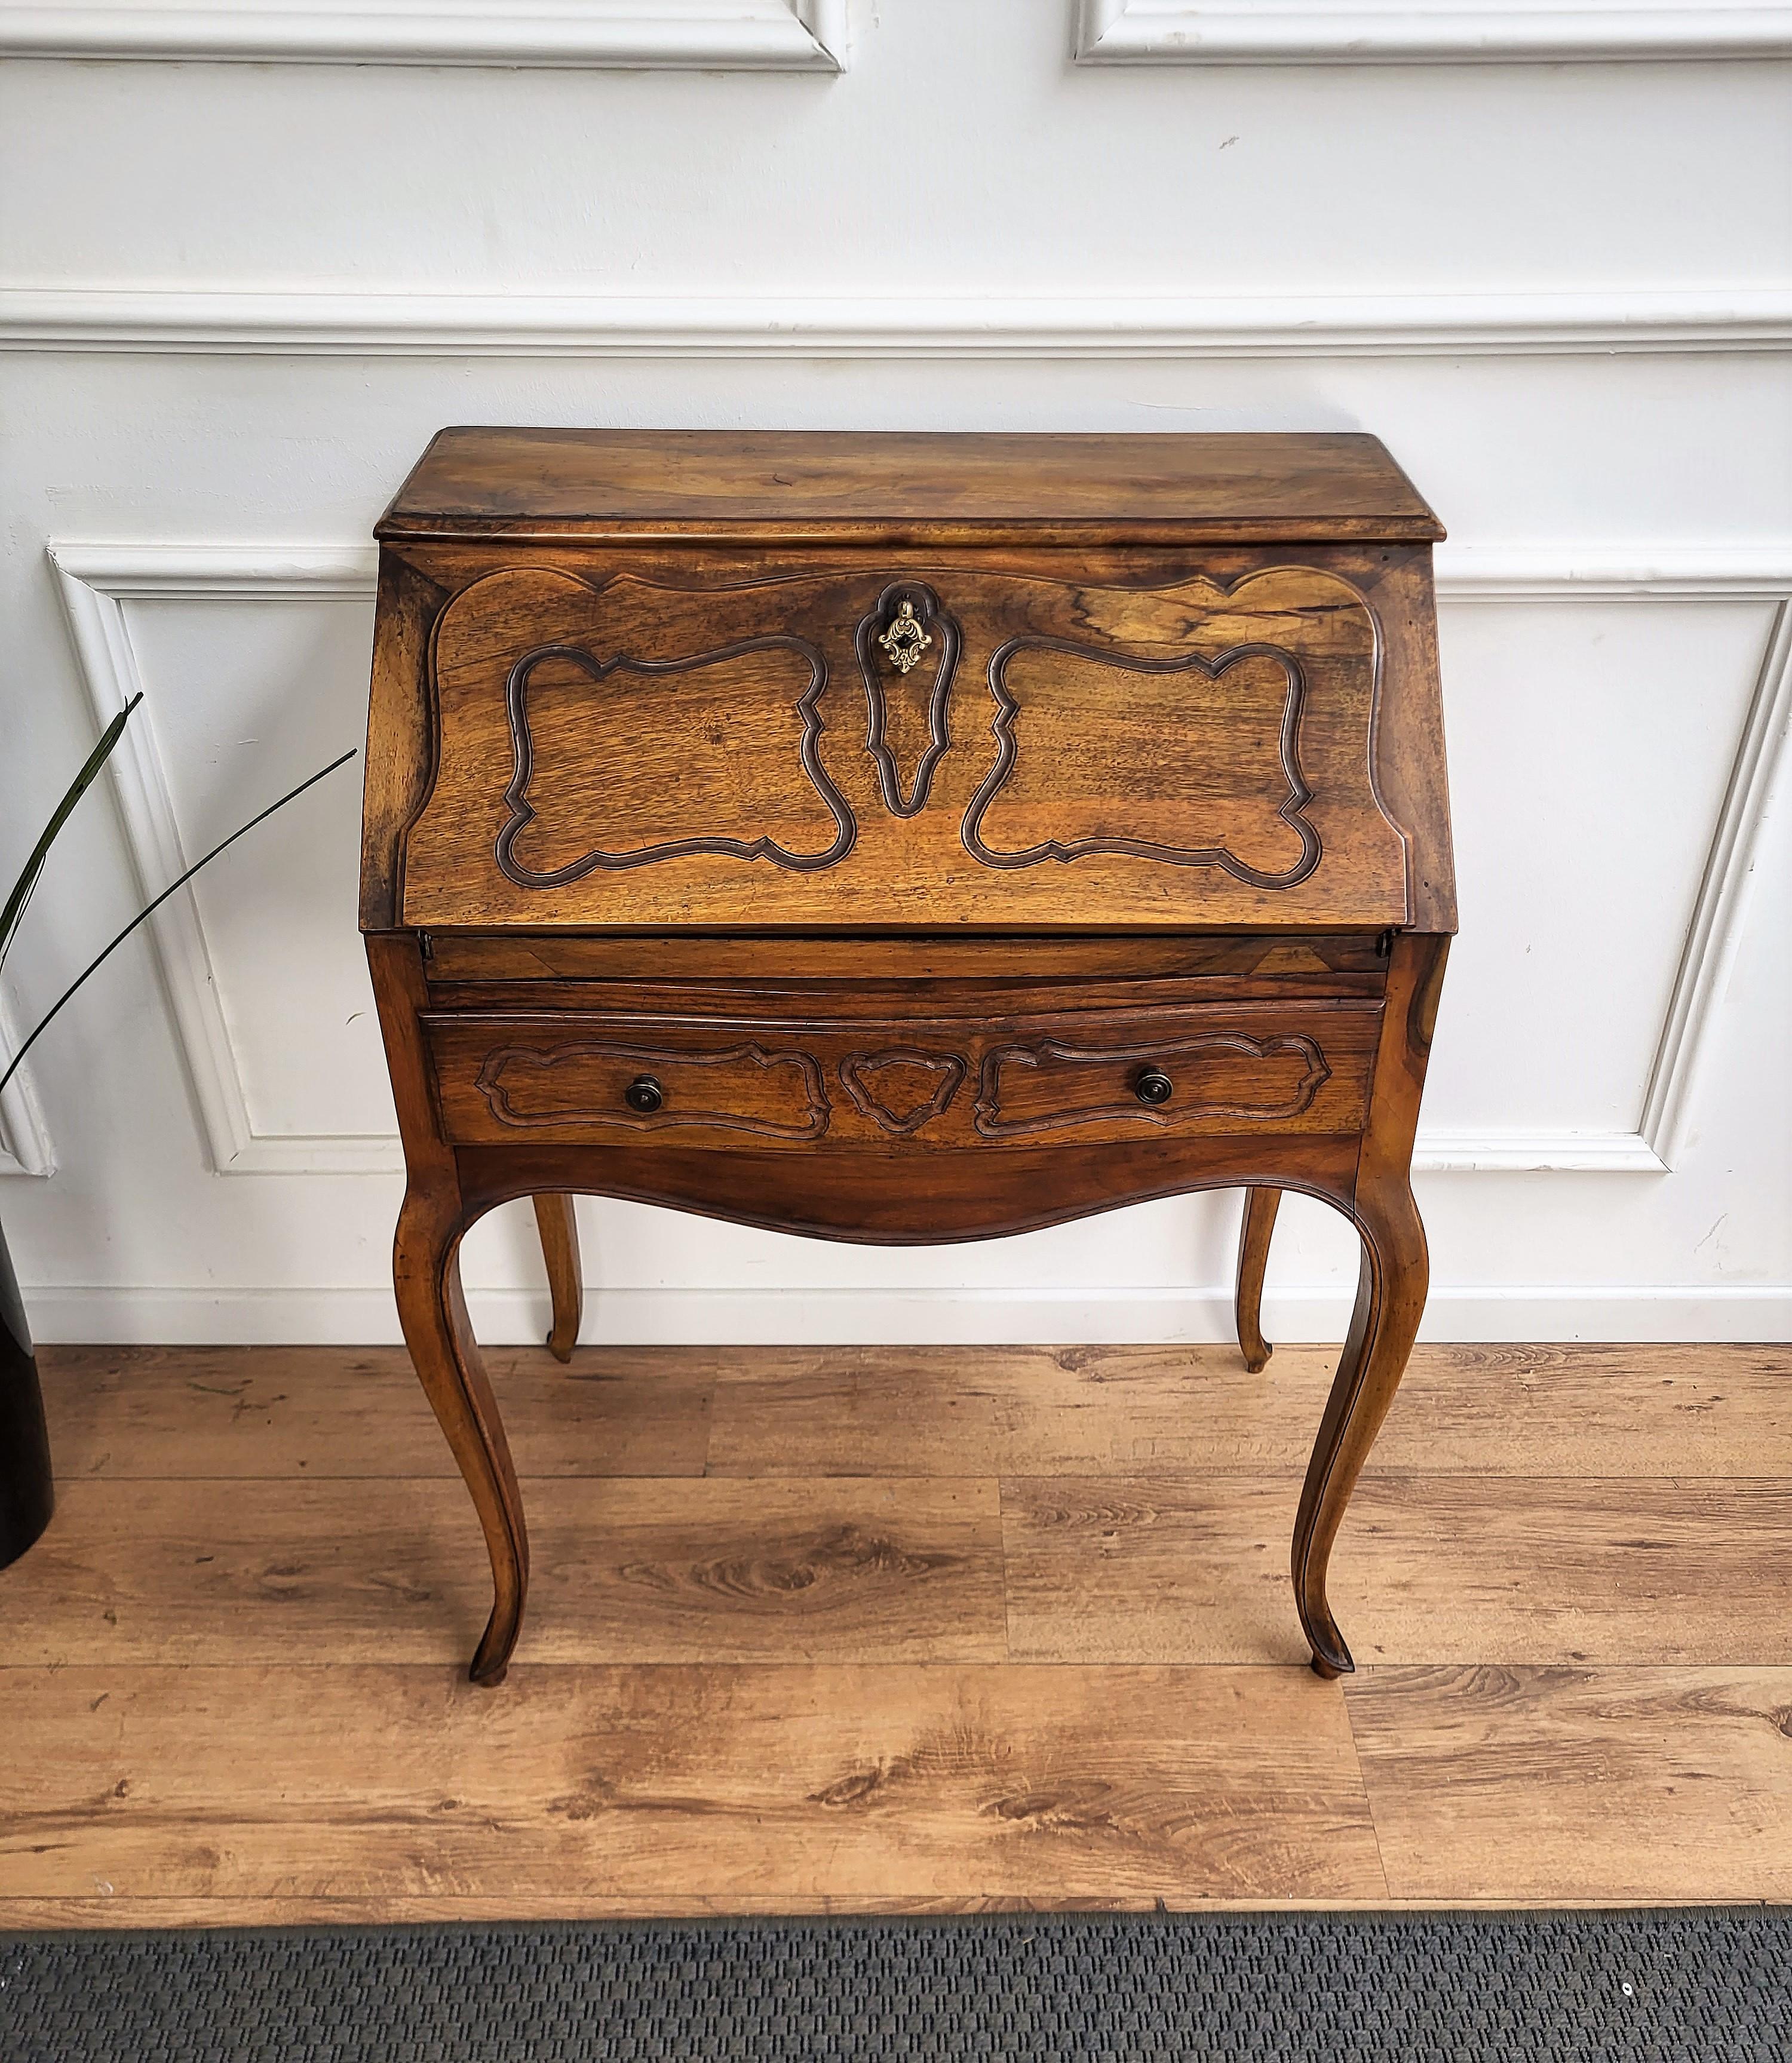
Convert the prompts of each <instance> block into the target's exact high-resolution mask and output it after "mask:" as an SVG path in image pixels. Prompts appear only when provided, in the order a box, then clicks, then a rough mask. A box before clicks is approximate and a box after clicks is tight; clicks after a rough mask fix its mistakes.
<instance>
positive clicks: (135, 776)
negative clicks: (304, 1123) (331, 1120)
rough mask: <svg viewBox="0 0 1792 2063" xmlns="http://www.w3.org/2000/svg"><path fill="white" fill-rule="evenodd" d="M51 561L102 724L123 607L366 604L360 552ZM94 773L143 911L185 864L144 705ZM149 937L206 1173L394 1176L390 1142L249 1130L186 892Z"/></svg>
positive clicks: (116, 698)
mask: <svg viewBox="0 0 1792 2063" xmlns="http://www.w3.org/2000/svg"><path fill="white" fill-rule="evenodd" d="M50 563H51V564H52V565H53V566H54V569H55V572H56V577H57V583H58V588H59V589H60V591H61V595H62V609H63V613H64V614H65V615H66V617H67V620H68V626H69V633H70V637H72V638H73V640H74V653H75V658H76V662H77V664H78V665H79V668H80V672H81V677H82V679H83V682H84V684H85V686H86V687H87V696H88V699H89V701H90V702H91V704H92V706H93V714H94V720H95V723H96V724H98V725H99V726H104V725H106V724H107V723H109V722H111V719H112V718H113V717H115V715H116V714H118V712H119V710H121V709H123V706H125V704H126V702H128V701H129V700H130V698H131V696H132V695H133V694H136V693H137V692H138V691H139V689H140V688H141V687H142V686H143V678H142V674H141V671H140V670H139V666H138V662H137V655H136V652H135V649H134V648H133V646H132V644H131V626H130V624H129V621H128V620H127V616H126V611H125V605H126V604H127V602H129V601H140V600H148V599H161V600H181V601H244V600H252V601H325V600H329V599H332V598H344V597H345V598H351V599H353V600H356V601H360V600H368V601H371V598H372V592H373V560H372V553H371V551H370V550H364V549H358V548H357V549H350V550H347V551H341V550H337V549H333V548H332V547H328V546H323V547H317V546H296V547H277V546H276V547H268V546H265V545H240V544H239V545H203V546H194V545H51V546H50ZM107 772H108V774H110V776H111V780H112V784H113V793H114V795H115V798H116V800H117V802H118V808H119V818H120V821H121V823H122V825H123V830H124V836H125V843H126V846H127V848H128V850H129V851H130V855H131V865H132V867H133V868H134V870H135V873H136V876H137V885H138V887H139V891H140V893H141V895H142V896H143V900H144V901H145V902H147V901H148V900H149V899H150V898H151V896H153V895H157V894H159V892H160V891H161V890H162V889H163V887H166V885H167V883H169V882H170V881H172V880H173V879H175V876H176V875H179V874H180V873H181V872H183V870H184V869H185V868H186V867H187V865H188V863H189V856H188V855H187V852H186V849H185V847H184V845H183V842H182V839H181V836H180V829H179V823H178V822H177V820H176V818H175V808H174V802H173V798H172V795H171V791H170V789H169V786H168V780H167V773H166V770H165V768H164V766H163V758H162V754H161V750H160V748H159V745H158V744H157V742H156V736H155V706H154V703H153V702H145V703H144V705H143V708H142V709H141V710H139V711H138V713H137V714H136V716H135V718H133V719H132V721H131V724H130V725H129V726H128V727H127V730H125V733H124V735H123V738H121V739H120V740H119V744H118V746H117V749H116V750H115V751H114V753H113V754H112V757H111V760H110V761H109V762H108V764H107ZM148 929H149V931H150V934H151V943H152V945H153V947H154V951H155V960H156V965H157V970H158V972H159V975H160V977H161V982H162V987H163V994H164V995H165V997H166V998H167V1004H168V1008H169V1011H170V1013H171V1016H172V1018H173V1021H174V1027H175V1036H176V1039H177V1040H178V1043H179V1048H180V1052H181V1056H182V1059H183V1061H184V1063H185V1065H186V1069H187V1080H188V1082H189V1084H191V1089H192V1092H193V1098H194V1103H195V1108H196V1109H197V1112H198V1114H199V1124H200V1129H201V1132H202V1134H203V1140H204V1144H205V1148H206V1152H207V1157H208V1159H209V1160H210V1162H211V1166H212V1167H213V1168H215V1170H216V1171H217V1172H219V1174H225V1175H264V1174H307V1175H324V1174H376V1173H379V1174H383V1173H386V1172H390V1171H391V1170H392V1169H393V1168H402V1167H403V1165H404V1156H403V1155H402V1153H401V1151H400V1149H399V1144H398V1140H397V1137H396V1136H388V1135H386V1134H384V1133H352V1132H343V1133H327V1134H325V1133H310V1132H304V1133H288V1132H275V1133H269V1132H257V1131H256V1129H255V1127H254V1124H253V1121H252V1118H251V1116H250V1113H249V1106H248V1096H247V1094H246V1093H245V1091H244V1086H243V1076H242V1072H241V1069H240V1067H239V1065H238V1063H237V1057H236V1048H235V1046H234V1045H233V1044H232V1040H231V1036H230V1026H229V1023H228V1019H226V1017H225V1015H224V1009H223V1002H222V1000H221V999H220V997H219V993H218V985H217V981H216V979H215V975H214V974H213V971H212V966H211V948H210V947H209V945H208V943H207V939H206V935H205V927H204V926H203V923H202V922H201V921H200V917H199V903H198V901H197V899H195V896H194V894H193V891H192V890H191V888H187V889H184V890H183V891H182V892H181V893H180V894H179V895H175V896H173V897H171V899H169V900H168V901H167V903H163V906H162V907H161V908H160V909H159V911H157V912H156V914H155V915H154V916H153V917H152V918H151V919H150V921H149V925H148Z"/></svg>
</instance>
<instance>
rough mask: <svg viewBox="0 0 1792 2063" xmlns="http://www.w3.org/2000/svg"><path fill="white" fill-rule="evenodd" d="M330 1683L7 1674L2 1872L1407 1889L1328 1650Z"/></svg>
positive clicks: (454, 1883) (440, 1892) (1371, 1894)
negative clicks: (1382, 1856) (1323, 1661)
mask: <svg viewBox="0 0 1792 2063" xmlns="http://www.w3.org/2000/svg"><path fill="white" fill-rule="evenodd" d="M294 1690H295V1678H294V1675H293V1672H292V1671H291V1670H289V1669H281V1668H277V1667H276V1668H268V1669H260V1668H256V1667H237V1668H228V1669H202V1668H188V1669H167V1668H162V1669H135V1670H133V1669H128V1668H124V1667H110V1668H82V1667H70V1668H65V1669H59V1670H33V1669H19V1668H13V1669H7V1670H4V1671H0V1731H3V1732H4V1735H5V1736H6V1739H7V1740H8V1742H9V1743H10V1747H11V1748H12V1751H13V1752H12V1754H11V1755H10V1756H9V1758H8V1759H7V1762H6V1765H5V1767H4V1769H3V1770H0V1883H3V1884H4V1888H5V1892H6V1896H7V1897H9V1898H11V1899H25V1898H44V1899H69V1898H73V1897H82V1896H93V1897H96V1899H97V1898H102V1897H106V1896H118V1897H121V1898H141V1897H144V1896H151V1895H155V1896H162V1897H184V1898H199V1897H206V1898H209V1897H214V1896H215V1897H220V1898H225V1897H228V1898H236V1899H243V1898H254V1897H268V1898H285V1899H292V1898H295V1897H297V1898H313V1897H325V1896H328V1897H336V1898H353V1899H356V1900H362V1901H376V1900H383V1899H388V1898H415V1897H419V1896H473V1895H477V1894H484V1895H486V1896H490V1895H491V1894H492V1893H493V1892H502V1893H503V1894H504V1895H506V1896H514V1897H517V1898H518V1899H522V1900H526V1899H530V1898H535V1897H541V1896H553V1897H560V1898H564V1897H566V1896H570V1895H571V1896H576V1895H578V1894H579V1893H581V1892H590V1893H593V1894H597V1895H601V1896H609V1897H612V1898H630V1897H632V1898H634V1899H635V1900H639V1901H640V1904H641V1906H642V1909H652V1907H653V1905H654V1901H655V1900H657V1899H658V1897H659V1896H662V1895H663V1893H664V1892H666V1889H667V1888H672V1889H673V1890H674V1891H675V1892H682V1893H683V1895H684V1896H690V1895H691V1892H692V1891H693V1890H695V1889H699V1888H700V1889H701V1890H702V1892H703V1893H704V1894H706V1895H707V1896H712V1897H715V1898H718V1899H720V1900H727V1901H730V1902H732V1901H734V1900H737V1899H743V1898H752V1897H755V1896H756V1897H759V1898H762V1899H763V1898H764V1897H766V1896H767V1895H770V1896H773V1897H775V1899H777V1900H779V1901H780V1902H781V1903H783V1904H785V1907H786V1909H789V1910H795V1911H801V1910H813V1909H815V1908H816V1907H817V1906H818V1905H819V1904H820V1903H821V1902H822V1901H824V1900H827V1901H832V1902H833V1903H834V1904H836V1905H850V1904H852V1903H854V1902H855V1901H856V1900H860V1899H873V1900H881V1901H886V1902H887V1901H889V1900H892V1899H900V1900H904V1901H907V1900H931V1899H936V1898H941V1897H944V1898H960V1897H962V1896H963V1895H964V1891H965V1888H966V1887H967V1886H968V1885H971V1886H975V1887H976V1889H977V1892H978V1894H979V1895H980V1896H984V1897H994V1898H1004V1897H1006V1898H1025V1899H1030V1898H1039V1897H1048V1898H1050V1899H1052V1900H1061V1901H1063V1900H1068V1901H1074V1902H1077V1903H1086V1904H1097V1905H1098V1904H1104V1903H1105V1902H1107V1901H1109V1900H1116V1899H1117V1900H1139V1899H1140V1898H1142V1897H1143V1898H1156V1897H1159V1896H1162V1897H1164V1898H1166V1900H1167V1899H1168V1898H1170V1897H1171V1896H1174V1897H1175V1898H1176V1899H1177V1900H1178V1901H1183V1902H1186V1901H1190V1900H1198V1899H1200V1898H1203V1897H1229V1898H1236V1897H1240V1896H1254V1895H1262V1894H1263V1893H1265V1892H1268V1891H1271V1890H1272V1889H1273V1890H1275V1892H1278V1893H1287V1892H1293V1893H1295V1894H1296V1895H1299V1896H1310V1897H1318V1898H1327V1897H1334V1896H1335V1897H1355V1898H1371V1899H1372V1898H1375V1897H1377V1896H1383V1895H1385V1889H1386V1887H1385V1884H1384V1883H1383V1878H1382V1874H1381V1869H1380V1864H1379V1860H1378V1859H1377V1856H1376V1853H1375V1836H1374V1833H1373V1831H1372V1829H1371V1826H1370V1824H1369V1819H1368V1814H1367V1808H1366V1806H1365V1804H1364V1801H1363V1787H1362V1779H1361V1778H1360V1776H1359V1773H1358V1771H1357V1767H1356V1760H1355V1751H1354V1750H1353V1748H1352V1747H1351V1739H1350V1734H1349V1729H1348V1727H1347V1723H1346V1721H1345V1717H1344V1707H1343V1699H1342V1698H1341V1697H1340V1696H1339V1693H1338V1691H1336V1689H1335V1688H1328V1687H1326V1686H1323V1685H1321V1684H1319V1683H1316V1682H1315V1681H1314V1680H1313V1679H1312V1678H1311V1676H1309V1675H1306V1673H1305V1672H1299V1673H1297V1672H1295V1671H1289V1670H1279V1669H1262V1670H1207V1671H1193V1672H1191V1671H1178V1670H1149V1669H1147V1670H1134V1671H1120V1672H1116V1671H1111V1670H1080V1669H1050V1668H1033V1669H1024V1670H1016V1669H1012V1668H1009V1667H958V1668H953V1667H929V1668H914V1667H866V1668H856V1669H815V1668H809V1667H779V1668H747V1667H726V1666H723V1665H720V1664H711V1665H704V1666H700V1667H658V1668H653V1669H640V1668H578V1667H554V1668H538V1667H528V1666H526V1665H522V1664H519V1665H518V1666H517V1668H516V1670H515V1671H514V1673H513V1678H512V1680H511V1682H510V1683H509V1685H508V1686H507V1687H506V1690H505V1693H504V1694H503V1695H501V1696H495V1695H493V1694H491V1693H489V1692H487V1691H481V1690H480V1689H478V1688H477V1687H473V1686H472V1685H469V1684H468V1683H465V1682H464V1681H462V1680H461V1679H460V1678H459V1676H458V1675H457V1672H454V1671H450V1670H449V1668H447V1667H433V1668H416V1667H401V1666H385V1667H344V1668H339V1669H329V1670H319V1671H308V1672H306V1673H305V1675H304V1695H303V1696H296V1695H294ZM345 1743H352V1751H347V1752H345ZM101 1887H103V1890H102V1889H101Z"/></svg>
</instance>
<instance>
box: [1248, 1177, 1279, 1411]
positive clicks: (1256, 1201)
mask: <svg viewBox="0 0 1792 2063" xmlns="http://www.w3.org/2000/svg"><path fill="white" fill-rule="evenodd" d="M1281 1203H1282V1192H1281V1191H1280V1190H1279V1189H1246V1191H1245V1192H1244V1225H1243V1228H1242V1230H1241V1231H1240V1233H1239V1234H1238V1347H1239V1350H1240V1352H1241V1353H1242V1354H1243V1355H1244V1365H1245V1366H1246V1368H1248V1369H1250V1372H1251V1373H1252V1374H1253V1375H1254V1374H1256V1373H1257V1372H1258V1369H1261V1368H1262V1367H1264V1366H1265V1365H1266V1364H1267V1362H1268V1361H1269V1357H1270V1356H1271V1353H1274V1352H1275V1349H1274V1348H1273V1347H1271V1345H1270V1343H1269V1341H1267V1340H1266V1339H1265V1338H1264V1337H1263V1271H1264V1270H1265V1269H1266V1268H1267V1267H1268V1265H1269V1259H1270V1235H1271V1233H1273V1232H1274V1231H1275V1213H1276V1212H1277V1210H1278V1209H1279V1208H1280V1206H1281Z"/></svg>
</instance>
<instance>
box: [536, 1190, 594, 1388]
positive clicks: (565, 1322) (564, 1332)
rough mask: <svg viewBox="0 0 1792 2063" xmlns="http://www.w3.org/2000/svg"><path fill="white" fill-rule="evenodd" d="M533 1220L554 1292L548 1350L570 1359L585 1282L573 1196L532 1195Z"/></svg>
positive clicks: (556, 1356) (559, 1358)
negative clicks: (580, 1263)
mask: <svg viewBox="0 0 1792 2063" xmlns="http://www.w3.org/2000/svg"><path fill="white" fill-rule="evenodd" d="M535 1223H536V1225H537V1227H538V1229H539V1230H540V1232H541V1235H542V1259H543V1260H544V1261H546V1263H547V1267H548V1288H549V1289H550V1291H551V1292H552V1293H553V1296H554V1328H553V1330H552V1331H551V1332H550V1333H549V1334H548V1352H549V1353H550V1354H552V1355H553V1356H554V1359H555V1360H556V1361H570V1360H571V1359H572V1357H573V1349H574V1347H575V1346H577V1345H578V1327H579V1321H580V1320H581V1319H582V1317H583V1316H584V1314H585V1283H584V1280H583V1277H582V1274H581V1273H580V1269H579V1259H578V1221H577V1219H575V1218H574V1216H573V1200H572V1198H571V1197H570V1196H566V1195H563V1194H562V1193H561V1192H558V1191H550V1192H547V1193H546V1194H545V1195H542V1196H538V1197H537V1198H536V1199H535Z"/></svg>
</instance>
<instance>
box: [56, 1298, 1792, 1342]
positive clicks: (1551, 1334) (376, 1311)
mask: <svg viewBox="0 0 1792 2063" xmlns="http://www.w3.org/2000/svg"><path fill="white" fill-rule="evenodd" d="M26 1303H27V1305H29V1306H30V1313H31V1325H32V1329H33V1331H34V1333H35V1334H36V1336H37V1337H38V1339H39V1340H40V1341H50V1340H79V1341H92V1342H96V1343H107V1344H119V1345H123V1344H127V1343H142V1344H151V1345H155V1344H162V1343H165V1342H167V1341H183V1342H188V1343H192V1344H199V1343H204V1344H208V1345H220V1346H236V1345H254V1346H259V1345H284V1344H285V1343H287V1342H289V1341H304V1342H306V1343H307V1344H308V1345H341V1346H368V1345H381V1344H384V1345H396V1344H397V1341H398V1340H399V1337H400V1334H399V1329H398V1313H397V1306H396V1305H394V1303H393V1295H392V1290H391V1288H390V1286H389V1285H388V1286H385V1287H381V1288H378V1289H311V1288H287V1289H271V1288H255V1289H219V1288H217V1287H216V1286H215V1285H204V1286H201V1287H195V1288H193V1289H166V1288H159V1287H158V1288H153V1289H151V1288H141V1289H139V1288H135V1287H132V1286H129V1285H123V1284H92V1285H88V1284H79V1285H74V1284H66V1283H43V1284H31V1285H27V1287H26ZM467 1304H468V1307H469V1310H470V1312H471V1314H472V1317H473V1329H474V1330H475V1331H476V1332H477V1334H478V1336H479V1337H480V1338H481V1340H483V1341H485V1343H486V1344H487V1345H490V1346H497V1345H540V1343H541V1341H542V1337H544V1335H545V1334H546V1331H547V1326H548V1317H549V1312H548V1298H547V1293H546V1290H545V1289H543V1290H533V1289H469V1291H468V1292H467ZM1263 1309H1264V1318H1265V1329H1266V1331H1267V1333H1268V1334H1269V1336H1270V1337H1271V1339H1272V1340H1277V1341H1283V1342H1286V1343H1292V1342H1294V1341H1306V1340H1320V1341H1329V1342H1335V1341H1337V1340H1338V1339H1339V1337H1341V1336H1342V1335H1343V1332H1344V1330H1345V1329H1346V1327H1347V1325H1348V1323H1349V1320H1350V1310H1351V1291H1350V1290H1348V1289H1346V1288H1344V1287H1343V1286H1341V1285H1340V1286H1339V1287H1338V1288H1336V1289H1317V1288H1313V1289H1293V1290H1276V1289H1271V1291H1270V1292H1269V1293H1267V1294H1266V1297H1264V1300H1263ZM1232 1326H1233V1317H1232V1292H1231V1290H1230V1288H1229V1287H1228V1288H1199V1289H1182V1288H1170V1289H1097V1290H1081V1289H1076V1290H1066V1291H1063V1292H1061V1293H1060V1292H1053V1291H1050V1290H1038V1289H1022V1290H1011V1289H974V1290H963V1289H898V1290H877V1289H803V1290H801V1291H796V1290H781V1289H604V1288H602V1286H601V1285H594V1295H593V1296H592V1297H588V1298H587V1300H586V1322H585V1327H584V1330H583V1332H582V1338H583V1339H584V1340H585V1341H586V1342H587V1343H588V1344H595V1343H598V1342H602V1343H604V1344H606V1345H626V1346H649V1345H715V1346H743V1345H801V1346H822V1345H888V1343H889V1342H890V1341H892V1340H900V1341H904V1342H905V1343H908V1344H912V1345H919V1344H923V1343H928V1344H939V1345H1032V1344H1034V1343H1039V1344H1043V1345H1093V1344H1102V1343H1107V1342H1110V1341H1112V1342H1122V1341H1124V1342H1141V1343H1145V1342H1170V1343H1175V1342H1178V1341H1189V1342H1191V1343H1195V1342H1202V1343H1206V1342H1213V1343H1217V1342H1221V1341H1231V1340H1234V1338H1235V1337H1236V1334H1235V1333H1234V1331H1233V1329H1232ZM1419 1337H1420V1338H1421V1339H1424V1340H1470V1341H1485V1340H1512V1341H1540V1340H1604V1341H1624V1340H1635V1341H1645V1340H1694V1341H1696V1340H1712V1341H1717V1340H1743V1341H1762V1340H1783V1339H1792V1285H1782V1284H1777V1283H1775V1284H1759V1285H1746V1286H1738V1285H1723V1286H1719V1287H1716V1288H1706V1287H1704V1286H1702V1285H1690V1286H1681V1285H1669V1286H1667V1287H1653V1286H1650V1285H1646V1284H1643V1285H1609V1284H1604V1283H1600V1284H1593V1285H1581V1284H1560V1285H1557V1284H1550V1285H1543V1286H1540V1287H1529V1286H1525V1287H1519V1288H1510V1289H1505V1288H1502V1289H1485V1288H1480V1287H1475V1286H1470V1285H1455V1284H1451V1283H1442V1284H1434V1285H1432V1291H1431V1296H1430V1298H1429V1301H1428V1303H1427V1305H1426V1309H1425V1318H1424V1324H1423V1325H1421V1326H1420V1333H1419Z"/></svg>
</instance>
